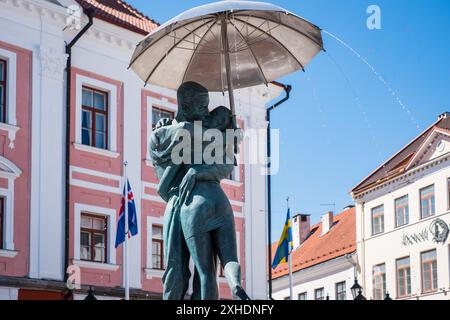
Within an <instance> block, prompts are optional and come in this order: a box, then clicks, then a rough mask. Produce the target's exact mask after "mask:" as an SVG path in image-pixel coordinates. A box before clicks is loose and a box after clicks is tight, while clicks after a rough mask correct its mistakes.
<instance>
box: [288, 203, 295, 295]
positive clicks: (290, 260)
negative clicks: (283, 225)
mask: <svg viewBox="0 0 450 320" xmlns="http://www.w3.org/2000/svg"><path fill="white" fill-rule="evenodd" d="M286 203H287V209H288V211H289V197H287V199H286ZM289 222H290V224H291V228H292V217H291V215H290V213H289ZM291 234H292V229H291ZM288 260H289V296H290V297H291V300H294V292H293V291H294V290H293V288H292V251H291V246H290V244H289V255H288Z"/></svg>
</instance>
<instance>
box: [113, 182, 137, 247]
mask: <svg viewBox="0 0 450 320" xmlns="http://www.w3.org/2000/svg"><path fill="white" fill-rule="evenodd" d="M127 187H128V197H127V198H128V201H127V202H128V230H125V186H123V193H122V204H121V206H120V213H119V221H118V222H117V232H116V248H117V247H118V246H120V245H121V244H122V242H124V241H125V234H127V235H128V238H130V237H131V236H135V235H137V233H138V222H137V212H136V205H135V204H134V197H133V192H132V191H131V186H130V182H129V181H128V179H127Z"/></svg>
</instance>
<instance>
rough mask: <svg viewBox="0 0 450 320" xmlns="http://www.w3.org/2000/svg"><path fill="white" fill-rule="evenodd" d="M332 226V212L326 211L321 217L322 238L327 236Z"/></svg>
mask: <svg viewBox="0 0 450 320" xmlns="http://www.w3.org/2000/svg"><path fill="white" fill-rule="evenodd" d="M332 226H333V211H328V212H327V213H325V214H324V215H323V216H322V234H321V235H322V236H323V235H324V234H327V233H328V231H330V229H331V227H332Z"/></svg>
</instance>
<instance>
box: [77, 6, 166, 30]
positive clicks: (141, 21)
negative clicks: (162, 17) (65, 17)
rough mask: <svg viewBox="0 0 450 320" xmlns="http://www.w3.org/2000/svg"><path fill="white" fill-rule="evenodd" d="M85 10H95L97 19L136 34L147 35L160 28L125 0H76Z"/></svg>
mask: <svg viewBox="0 0 450 320" xmlns="http://www.w3.org/2000/svg"><path fill="white" fill-rule="evenodd" d="M76 1H77V2H78V3H79V4H80V6H82V7H83V9H87V8H93V9H94V10H95V17H96V18H97V19H101V20H103V21H106V22H109V23H112V24H114V25H117V26H119V27H122V28H125V29H128V30H131V31H133V32H136V33H140V34H143V35H147V34H148V33H149V32H151V31H152V30H154V29H156V28H157V27H158V26H159V23H157V22H155V21H154V20H152V19H150V18H149V17H147V16H146V15H144V14H143V13H142V12H140V11H139V10H137V9H136V8H134V7H132V6H131V5H129V4H128V3H126V2H125V1H123V0H76Z"/></svg>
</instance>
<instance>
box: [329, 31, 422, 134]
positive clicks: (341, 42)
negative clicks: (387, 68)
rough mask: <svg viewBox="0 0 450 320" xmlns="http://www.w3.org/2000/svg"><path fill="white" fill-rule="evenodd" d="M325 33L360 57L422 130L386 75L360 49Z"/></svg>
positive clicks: (417, 127)
mask: <svg viewBox="0 0 450 320" xmlns="http://www.w3.org/2000/svg"><path fill="white" fill-rule="evenodd" d="M322 32H323V33H325V34H327V35H329V36H330V37H331V38H333V39H334V40H336V41H337V42H339V43H340V44H341V45H343V46H344V47H345V48H347V49H348V50H350V52H352V53H353V54H354V55H355V56H356V57H358V59H359V60H361V61H362V62H363V63H364V64H365V65H366V66H367V67H368V68H369V69H370V70H371V71H372V72H373V74H374V75H375V76H376V77H377V78H378V80H379V81H380V82H381V83H382V84H383V85H384V87H385V88H386V89H387V90H388V92H389V93H390V94H391V95H392V97H394V99H395V100H396V101H397V103H398V105H399V106H400V108H401V109H402V110H403V111H404V112H406V114H407V115H408V117H409V119H410V120H411V123H412V124H413V125H414V126H415V127H416V129H417V130H418V131H422V130H421V128H420V126H419V124H418V123H417V121H416V119H415V118H414V116H413V114H412V112H411V110H410V109H409V108H408V107H407V106H406V105H405V104H404V103H403V101H402V100H401V99H400V97H399V96H398V95H397V93H396V92H395V91H394V89H393V88H392V87H391V86H390V85H389V83H388V82H387V81H386V79H384V77H383V76H382V75H381V74H380V73H379V72H378V71H377V70H376V69H375V67H374V66H373V65H372V64H371V63H370V62H369V61H367V59H366V58H364V57H363V56H362V55H361V54H360V53H359V52H358V51H356V50H355V49H353V48H352V47H351V46H350V45H349V44H347V43H346V42H345V41H344V40H342V39H340V38H339V37H337V36H335V35H334V34H332V33H330V32H328V31H326V30H322Z"/></svg>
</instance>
